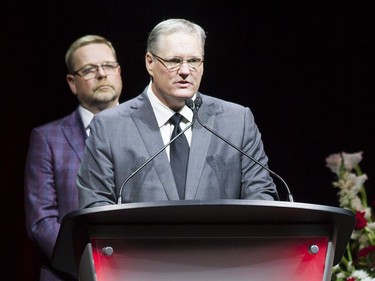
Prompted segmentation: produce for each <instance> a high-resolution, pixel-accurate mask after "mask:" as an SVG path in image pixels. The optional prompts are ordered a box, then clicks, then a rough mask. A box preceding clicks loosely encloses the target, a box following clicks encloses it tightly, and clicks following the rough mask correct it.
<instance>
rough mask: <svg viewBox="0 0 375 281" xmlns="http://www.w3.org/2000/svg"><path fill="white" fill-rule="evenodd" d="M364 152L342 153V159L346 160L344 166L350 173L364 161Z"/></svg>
mask: <svg viewBox="0 0 375 281" xmlns="http://www.w3.org/2000/svg"><path fill="white" fill-rule="evenodd" d="M362 153H363V152H362V151H359V152H357V153H346V152H343V153H342V158H343V159H344V166H345V168H346V169H348V170H349V171H351V170H353V168H354V166H355V165H358V163H359V162H361V161H362Z"/></svg>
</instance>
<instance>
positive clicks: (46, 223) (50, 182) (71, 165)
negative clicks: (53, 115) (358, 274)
mask: <svg viewBox="0 0 375 281" xmlns="http://www.w3.org/2000/svg"><path fill="white" fill-rule="evenodd" d="M65 63H66V66H67V69H68V74H67V75H66V79H67V82H68V84H69V87H70V89H71V91H72V93H73V94H74V95H76V96H77V99H78V102H79V106H78V108H77V109H76V110H75V111H73V112H72V113H71V114H70V115H68V116H66V117H64V118H61V119H59V120H56V121H53V122H50V123H48V124H45V125H42V126H40V127H37V128H34V129H33V130H32V132H31V137H30V145H29V151H28V155H27V160H26V168H25V212H26V228H27V232H28V234H29V236H30V238H31V239H32V240H33V242H34V243H35V244H36V245H37V246H38V248H39V249H40V252H41V254H42V268H41V271H40V280H74V277H71V276H66V275H64V274H63V273H61V272H57V271H56V270H54V269H53V268H52V267H51V266H50V264H49V263H50V258H51V256H52V252H53V248H54V245H55V241H56V238H57V235H58V232H59V229H60V223H61V221H62V219H63V217H64V216H65V215H66V214H67V213H69V212H71V211H74V210H76V209H78V194H77V185H76V177H77V171H78V168H79V165H80V163H81V157H82V154H83V150H84V147H85V140H86V138H87V136H88V134H89V124H90V122H91V119H92V118H93V116H94V114H96V113H98V112H100V111H102V110H105V109H107V108H110V107H113V106H115V105H117V104H118V103H119V97H120V95H121V91H122V79H121V68H120V65H119V64H118V62H117V58H116V52H115V50H114V48H113V46H112V44H111V42H109V41H108V40H107V39H105V38H103V37H101V36H96V35H87V36H84V37H81V38H79V39H77V40H76V41H75V42H73V44H72V45H71V46H70V48H69V49H68V51H67V53H66V56H65Z"/></svg>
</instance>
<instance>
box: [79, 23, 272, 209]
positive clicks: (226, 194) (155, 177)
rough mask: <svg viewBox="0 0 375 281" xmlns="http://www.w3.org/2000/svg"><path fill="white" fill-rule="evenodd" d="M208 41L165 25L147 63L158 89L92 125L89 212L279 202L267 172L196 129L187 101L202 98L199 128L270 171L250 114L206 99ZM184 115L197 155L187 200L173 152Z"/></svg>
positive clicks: (82, 193)
mask: <svg viewBox="0 0 375 281" xmlns="http://www.w3.org/2000/svg"><path fill="white" fill-rule="evenodd" d="M205 39H206V34H205V31H204V30H203V29H202V28H201V27H200V26H199V25H197V24H195V23H192V22H190V21H187V20H184V19H169V20H165V21H162V22H161V23H159V24H158V25H156V26H155V27H154V29H153V30H152V31H151V33H150V34H149V37H148V42H147V52H146V55H145V63H146V68H147V71H148V73H149V75H150V77H151V81H150V84H149V85H148V86H147V87H146V88H145V90H144V91H143V93H141V94H140V95H139V96H138V97H136V98H134V99H132V100H129V101H127V102H125V103H123V104H121V105H119V106H117V107H115V108H112V109H109V110H107V111H105V112H102V113H100V114H98V115H96V116H95V118H94V120H93V122H92V123H91V125H92V134H91V135H90V137H89V138H88V140H87V142H86V148H85V153H84V156H83V159H82V162H81V166H80V169H79V172H78V177H77V186H78V192H79V202H80V207H81V208H88V207H95V206H104V205H111V204H117V203H129V202H146V201H148V202H150V201H162V200H181V199H184V200H215V199H249V200H278V193H277V190H276V186H275V184H274V182H273V180H272V178H271V177H270V174H269V172H268V171H267V170H266V169H265V168H263V167H261V166H260V165H258V164H256V163H255V162H254V161H252V160H250V159H249V158H248V157H246V156H244V155H243V154H241V153H240V152H238V150H236V149H234V148H233V147H231V146H230V145H228V144H227V143H226V142H224V141H223V140H221V139H220V138H218V137H217V136H215V135H213V134H212V133H211V132H210V131H208V130H207V129H206V128H204V127H202V126H201V124H200V123H198V122H195V123H194V124H193V126H191V123H192V122H193V111H192V110H191V109H190V108H189V107H187V106H186V105H185V101H186V100H187V99H192V100H197V98H199V99H200V100H202V102H203V103H202V105H201V107H200V109H199V111H198V113H197V114H198V118H199V120H200V121H201V122H202V123H203V124H205V125H207V126H208V127H210V128H212V129H213V130H214V131H216V132H218V133H219V134H220V135H221V136H223V137H224V138H225V139H227V140H228V141H230V142H231V143H233V144H234V145H236V146H238V147H239V148H241V149H242V150H243V151H244V152H246V153H247V154H248V155H251V157H253V158H254V159H256V160H257V161H258V162H259V163H261V164H262V165H264V166H267V162H268V158H267V156H266V154H265V152H264V148H263V143H262V140H261V134H260V132H259V130H258V127H257V125H256V124H255V122H254V117H253V114H252V112H251V111H250V109H249V108H247V107H244V106H241V105H238V104H235V103H231V102H227V101H224V100H220V99H217V98H214V97H211V96H207V95H204V94H202V93H200V92H198V89H199V85H200V82H201V78H202V75H203V62H204V45H205ZM176 112H177V113H179V114H180V115H182V116H183V118H182V120H181V123H179V124H180V127H181V130H184V129H186V132H185V133H184V135H185V137H186V140H187V143H188V150H190V152H189V156H188V161H187V169H182V170H186V180H183V187H184V190H183V192H182V194H181V195H179V193H178V188H177V186H178V185H179V182H178V178H179V177H178V175H177V176H176V174H174V173H173V168H174V164H171V163H170V158H171V157H172V155H171V154H172V153H171V149H170V146H168V145H166V144H167V143H168V142H169V141H170V138H171V135H172V131H173V129H174V127H175V125H173V124H172V123H171V122H170V118H171V117H172V116H174V115H175V114H176ZM164 146H165V149H164V150H162V151H161V153H159V154H157V152H158V151H159V150H161V149H162V148H163V147H164ZM155 154H157V156H156V157H154V158H153V156H154V155H155ZM150 158H153V159H152V161H150V162H149V163H148V164H147V165H144V166H143V167H142V168H141V169H139V171H138V172H137V173H134V171H136V170H137V169H138V168H139V167H141V166H142V165H143V164H144V163H146V161H147V160H148V159H150ZM182 178H183V179H184V178H185V176H183V177H182ZM175 179H176V180H175Z"/></svg>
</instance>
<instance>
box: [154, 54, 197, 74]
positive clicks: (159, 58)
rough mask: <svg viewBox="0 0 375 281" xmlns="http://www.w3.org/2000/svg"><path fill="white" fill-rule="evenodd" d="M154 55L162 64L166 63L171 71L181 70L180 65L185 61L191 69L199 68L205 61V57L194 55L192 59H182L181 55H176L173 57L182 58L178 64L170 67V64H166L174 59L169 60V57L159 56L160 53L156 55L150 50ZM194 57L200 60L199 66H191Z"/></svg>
mask: <svg viewBox="0 0 375 281" xmlns="http://www.w3.org/2000/svg"><path fill="white" fill-rule="evenodd" d="M149 53H150V54H151V55H152V56H153V57H155V58H156V59H157V60H158V61H159V62H160V63H161V64H162V65H164V67H165V68H166V69H168V70H169V71H176V70H179V69H180V67H181V65H182V64H183V63H184V62H186V64H187V66H188V68H189V69H190V70H193V71H197V69H198V68H199V67H200V66H201V65H202V63H203V62H204V57H203V58H197V57H193V58H190V59H186V60H184V59H182V58H179V57H174V58H173V59H175V60H176V59H179V60H180V62H179V63H178V64H176V66H172V67H170V66H167V65H166V63H168V62H171V60H173V59H169V60H167V59H164V58H162V57H160V56H158V55H155V54H154V53H151V52H149ZM192 59H194V60H200V62H199V65H198V66H197V67H192V66H190V65H189V60H192Z"/></svg>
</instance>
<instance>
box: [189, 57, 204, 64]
mask: <svg viewBox="0 0 375 281" xmlns="http://www.w3.org/2000/svg"><path fill="white" fill-rule="evenodd" d="M200 61H201V59H199V58H192V59H189V60H188V63H198V62H200Z"/></svg>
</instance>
